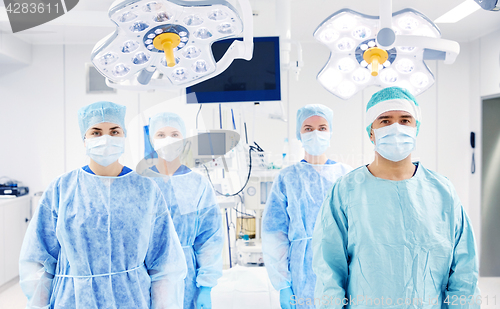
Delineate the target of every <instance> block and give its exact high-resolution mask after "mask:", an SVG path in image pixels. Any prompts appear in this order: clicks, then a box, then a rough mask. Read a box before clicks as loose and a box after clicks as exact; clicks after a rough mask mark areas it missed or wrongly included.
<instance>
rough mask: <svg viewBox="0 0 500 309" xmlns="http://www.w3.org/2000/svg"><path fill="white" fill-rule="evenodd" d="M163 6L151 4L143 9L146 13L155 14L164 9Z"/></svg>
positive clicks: (156, 3) (155, 3)
mask: <svg viewBox="0 0 500 309" xmlns="http://www.w3.org/2000/svg"><path fill="white" fill-rule="evenodd" d="M162 7H163V6H162V4H161V3H158V2H150V3H148V4H146V5H144V6H143V7H142V9H143V10H144V12H154V11H158V10H160V9H161V8H162Z"/></svg>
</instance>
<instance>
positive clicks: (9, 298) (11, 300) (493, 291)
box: [0, 277, 500, 309]
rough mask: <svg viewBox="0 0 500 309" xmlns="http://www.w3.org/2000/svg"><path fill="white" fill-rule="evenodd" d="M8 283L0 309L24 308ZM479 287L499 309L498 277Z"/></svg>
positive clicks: (488, 307)
mask: <svg viewBox="0 0 500 309" xmlns="http://www.w3.org/2000/svg"><path fill="white" fill-rule="evenodd" d="M8 285H10V286H2V287H1V291H2V292H1V293H0V309H24V308H25V307H26V298H25V297H24V295H23V293H22V291H21V288H20V286H19V283H17V281H11V283H9V284H8ZM479 287H480V289H481V296H482V299H483V304H482V306H481V309H500V277H495V278H480V279H479ZM486 301H488V304H486ZM215 309H217V308H215Z"/></svg>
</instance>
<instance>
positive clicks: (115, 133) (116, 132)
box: [112, 130, 120, 135]
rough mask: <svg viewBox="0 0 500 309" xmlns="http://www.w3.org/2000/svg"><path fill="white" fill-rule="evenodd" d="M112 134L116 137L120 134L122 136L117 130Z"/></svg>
mask: <svg viewBox="0 0 500 309" xmlns="http://www.w3.org/2000/svg"><path fill="white" fill-rule="evenodd" d="M112 133H113V134H114V135H118V134H120V132H119V131H116V130H115V131H113V132H112Z"/></svg>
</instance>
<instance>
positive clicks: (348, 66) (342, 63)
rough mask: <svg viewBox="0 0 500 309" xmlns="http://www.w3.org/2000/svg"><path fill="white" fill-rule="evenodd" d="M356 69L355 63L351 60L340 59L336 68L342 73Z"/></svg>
mask: <svg viewBox="0 0 500 309" xmlns="http://www.w3.org/2000/svg"><path fill="white" fill-rule="evenodd" d="M355 67H356V62H355V61H354V60H352V59H351V58H342V59H340V60H339V64H338V66H337V68H338V69H339V70H340V71H341V72H344V73H349V72H351V71H352V70H354V68H355Z"/></svg>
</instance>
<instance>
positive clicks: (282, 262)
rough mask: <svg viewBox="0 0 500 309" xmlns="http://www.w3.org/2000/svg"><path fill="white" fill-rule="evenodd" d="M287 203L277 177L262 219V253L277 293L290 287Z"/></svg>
mask: <svg viewBox="0 0 500 309" xmlns="http://www.w3.org/2000/svg"><path fill="white" fill-rule="evenodd" d="M287 206H288V201H287V197H286V189H285V183H284V181H283V178H282V175H281V174H280V175H278V177H277V178H276V180H275V181H274V183H273V186H272V189H271V193H270V194H269V197H268V198H267V204H266V209H265V210H264V214H263V219H262V251H263V254H264V263H265V264H266V269H267V273H268V275H269V279H270V280H271V283H272V284H273V286H274V288H275V289H276V290H278V291H280V290H282V289H284V288H288V287H291V286H292V283H291V280H292V279H291V273H290V269H289V268H288V263H289V256H288V253H289V249H290V240H289V239H288V225H289V223H290V217H289V216H288V212H287Z"/></svg>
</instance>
